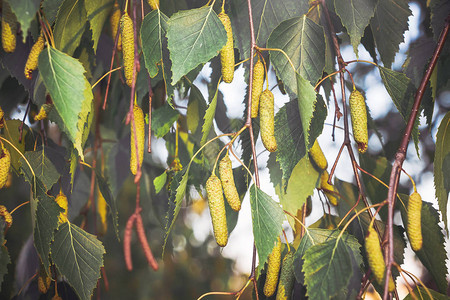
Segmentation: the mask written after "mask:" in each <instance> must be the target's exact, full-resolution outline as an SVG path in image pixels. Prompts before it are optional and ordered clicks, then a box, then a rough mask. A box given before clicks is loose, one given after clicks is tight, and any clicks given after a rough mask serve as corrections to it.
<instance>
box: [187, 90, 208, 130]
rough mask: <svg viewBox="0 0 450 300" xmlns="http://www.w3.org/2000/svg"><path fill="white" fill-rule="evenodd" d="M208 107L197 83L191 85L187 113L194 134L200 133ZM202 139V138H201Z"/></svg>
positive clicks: (188, 122)
mask: <svg viewBox="0 0 450 300" xmlns="http://www.w3.org/2000/svg"><path fill="white" fill-rule="evenodd" d="M206 109H207V105H206V101H205V98H204V97H203V95H202V93H201V92H200V90H199V89H198V87H196V86H195V85H191V91H190V93H189V104H188V109H187V113H186V122H187V126H188V129H189V131H190V132H191V134H192V135H194V136H197V135H200V134H201V132H200V126H199V125H200V124H201V120H202V119H203V117H204V116H205V112H206ZM199 139H200V138H199Z"/></svg>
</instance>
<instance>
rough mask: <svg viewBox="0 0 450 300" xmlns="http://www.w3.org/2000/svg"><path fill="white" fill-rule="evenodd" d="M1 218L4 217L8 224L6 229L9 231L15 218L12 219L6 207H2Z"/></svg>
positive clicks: (0, 206) (0, 209) (0, 208)
mask: <svg viewBox="0 0 450 300" xmlns="http://www.w3.org/2000/svg"><path fill="white" fill-rule="evenodd" d="M0 216H2V217H3V219H5V223H6V228H5V229H8V228H9V227H11V225H12V222H13V218H12V216H11V214H10V213H9V211H8V209H7V208H6V207H5V206H4V205H0Z"/></svg>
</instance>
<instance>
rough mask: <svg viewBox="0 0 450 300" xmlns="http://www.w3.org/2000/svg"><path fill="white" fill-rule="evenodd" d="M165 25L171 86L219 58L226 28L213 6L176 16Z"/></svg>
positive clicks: (179, 13) (225, 36) (180, 13)
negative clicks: (170, 68) (166, 26)
mask: <svg viewBox="0 0 450 300" xmlns="http://www.w3.org/2000/svg"><path fill="white" fill-rule="evenodd" d="M168 24H169V28H168V30H167V40H168V47H169V51H170V59H171V60H172V72H173V76H172V84H175V83H177V82H178V80H180V78H181V77H182V76H183V75H186V74H187V73H188V72H189V71H191V70H193V69H194V68H195V67H197V66H198V65H199V64H203V63H206V62H208V61H209V60H210V59H211V58H213V57H214V56H216V55H217V54H219V51H220V49H222V47H223V46H224V45H225V43H226V40H227V35H226V32H225V28H224V27H223V24H222V22H221V21H220V20H219V18H218V17H217V14H216V13H215V12H214V10H213V7H212V6H205V7H202V8H198V9H191V10H185V11H181V12H178V13H176V14H174V15H173V16H172V17H171V18H170V19H169V22H168Z"/></svg>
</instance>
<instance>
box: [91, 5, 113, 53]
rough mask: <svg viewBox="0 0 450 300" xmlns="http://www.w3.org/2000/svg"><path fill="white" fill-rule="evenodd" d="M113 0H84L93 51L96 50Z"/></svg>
mask: <svg viewBox="0 0 450 300" xmlns="http://www.w3.org/2000/svg"><path fill="white" fill-rule="evenodd" d="M113 3H114V0H96V1H84V5H85V9H86V13H87V19H88V20H89V25H90V28H91V30H92V40H93V41H94V51H95V52H97V46H98V40H99V38H100V34H101V33H102V30H103V25H105V22H106V20H107V18H108V16H109V14H110V12H111V9H112V7H113Z"/></svg>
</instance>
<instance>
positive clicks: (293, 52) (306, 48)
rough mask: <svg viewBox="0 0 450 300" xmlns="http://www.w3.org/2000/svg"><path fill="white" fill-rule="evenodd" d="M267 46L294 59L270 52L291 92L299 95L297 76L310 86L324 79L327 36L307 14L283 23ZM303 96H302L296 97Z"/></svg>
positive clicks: (278, 72) (272, 34) (274, 31)
mask: <svg viewBox="0 0 450 300" xmlns="http://www.w3.org/2000/svg"><path fill="white" fill-rule="evenodd" d="M267 47H269V48H277V49H281V50H283V51H284V52H285V53H286V54H287V55H288V56H289V58H290V59H291V61H292V63H293V67H294V68H295V70H294V69H293V67H292V66H291V64H290V63H289V61H288V59H287V58H286V56H285V55H284V54H283V53H281V52H279V51H270V61H271V62H272V64H273V66H274V68H275V70H276V72H277V76H278V77H279V78H280V79H281V80H282V81H283V83H284V84H285V85H286V87H287V88H288V91H290V92H291V93H293V94H295V93H298V92H299V91H298V79H297V75H296V73H298V74H300V76H301V77H303V78H305V79H306V80H307V81H309V82H311V83H316V82H317V81H318V80H319V79H320V77H322V72H323V69H324V68H325V36H324V31H323V28H322V26H320V25H317V24H316V23H314V22H313V21H312V20H311V19H309V18H307V17H306V16H305V15H304V16H302V17H297V18H293V19H289V20H287V21H284V22H282V23H281V24H280V25H279V26H277V28H275V29H274V30H273V32H272V33H271V34H270V37H269V40H268V41H267ZM297 95H298V96H299V97H300V94H297Z"/></svg>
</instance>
